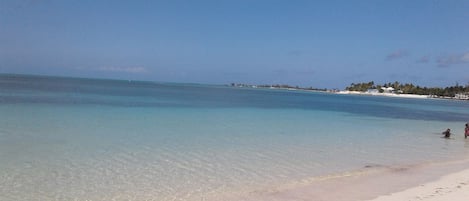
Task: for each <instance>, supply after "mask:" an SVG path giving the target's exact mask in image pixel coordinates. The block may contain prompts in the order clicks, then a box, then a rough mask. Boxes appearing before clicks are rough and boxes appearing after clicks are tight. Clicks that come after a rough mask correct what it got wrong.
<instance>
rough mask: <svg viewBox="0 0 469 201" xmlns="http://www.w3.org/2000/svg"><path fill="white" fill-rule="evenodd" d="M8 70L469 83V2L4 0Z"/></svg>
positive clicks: (0, 61) (268, 80) (1, 53)
mask: <svg viewBox="0 0 469 201" xmlns="http://www.w3.org/2000/svg"><path fill="white" fill-rule="evenodd" d="M0 73H27V74H43V75H64V76H79V77H98V78H116V79H140V80H151V81H164V82H189V83H208V84H228V83H231V82H236V83H250V84H290V85H300V86H313V87H319V88H344V87H345V86H348V85H349V84H350V83H352V82H368V81H371V80H374V81H375V82H378V83H384V82H394V81H399V82H412V83H415V84H419V85H423V86H449V85H454V84H456V83H459V84H463V85H465V84H468V83H469V1H462V0H459V1H458V0H451V1H443V0H438V1H436V0H434V1H432V0H412V1H407V0H392V1H390V0H388V1H384V0H369V1H367V0H359V1H345V0H344V1H334V0H332V1H296V0H293V1H286V0H285V1H276V0H270V1H260V0H252V1H242V0H239V1H238V0H237V1H233V0H232V1H224V0H213V1H203V0H200V1H179V0H173V1H139V0H137V1H65V0H64V1H62V0H58V1H48V0H42V1H41V0H29V1H22V0H11V1H7V0H0Z"/></svg>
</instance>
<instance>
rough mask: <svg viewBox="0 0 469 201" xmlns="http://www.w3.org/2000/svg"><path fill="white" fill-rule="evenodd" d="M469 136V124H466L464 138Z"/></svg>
mask: <svg viewBox="0 0 469 201" xmlns="http://www.w3.org/2000/svg"><path fill="white" fill-rule="evenodd" d="M467 136H469V123H467V124H466V128H464V138H467Z"/></svg>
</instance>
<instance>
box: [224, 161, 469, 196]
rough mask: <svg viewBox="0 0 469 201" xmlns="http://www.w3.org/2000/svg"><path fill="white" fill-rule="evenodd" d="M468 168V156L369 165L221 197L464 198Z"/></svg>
mask: <svg viewBox="0 0 469 201" xmlns="http://www.w3.org/2000/svg"><path fill="white" fill-rule="evenodd" d="M468 168H469V160H468V159H464V160H455V161H446V162H434V163H427V164H414V165H407V166H405V165H404V166H396V167H391V166H379V165H371V166H367V167H364V168H363V169H361V170H357V171H354V172H349V173H342V174H338V175H329V176H327V177H317V178H310V179H305V180H302V181H297V182H294V183H291V184H286V185H283V186H277V187H273V188H270V189H269V190H260V191H259V190H257V191H253V192H251V193H249V194H248V195H244V196H241V197H238V196H236V198H235V199H223V200H236V201H364V200H369V201H408V200H412V201H413V200H429V201H436V200H438V201H446V200H448V201H449V200H451V201H459V200H461V201H463V200H464V201H467V200H469V169H468ZM232 198H233V197H232Z"/></svg>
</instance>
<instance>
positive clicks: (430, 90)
mask: <svg viewBox="0 0 469 201" xmlns="http://www.w3.org/2000/svg"><path fill="white" fill-rule="evenodd" d="M382 87H392V88H394V92H395V93H401V94H418V95H432V96H438V97H454V96H455V95H456V94H465V93H469V84H468V85H466V86H461V85H459V84H456V85H455V86H450V87H445V88H439V87H421V86H418V85H413V84H408V83H406V84H402V83H399V82H394V83H386V84H383V85H375V84H374V82H373V81H371V82H367V83H352V84H351V85H350V86H348V87H347V88H346V90H349V91H362V92H365V91H367V90H368V89H378V90H379V91H380V92H383V90H382Z"/></svg>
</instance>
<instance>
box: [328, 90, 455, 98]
mask: <svg viewBox="0 0 469 201" xmlns="http://www.w3.org/2000/svg"><path fill="white" fill-rule="evenodd" d="M334 93H335V94H346V95H365V96H385V97H396V98H416V99H444V100H449V98H434V97H430V96H429V95H417V94H394V93H367V92H360V91H339V92H334Z"/></svg>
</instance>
